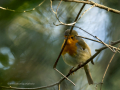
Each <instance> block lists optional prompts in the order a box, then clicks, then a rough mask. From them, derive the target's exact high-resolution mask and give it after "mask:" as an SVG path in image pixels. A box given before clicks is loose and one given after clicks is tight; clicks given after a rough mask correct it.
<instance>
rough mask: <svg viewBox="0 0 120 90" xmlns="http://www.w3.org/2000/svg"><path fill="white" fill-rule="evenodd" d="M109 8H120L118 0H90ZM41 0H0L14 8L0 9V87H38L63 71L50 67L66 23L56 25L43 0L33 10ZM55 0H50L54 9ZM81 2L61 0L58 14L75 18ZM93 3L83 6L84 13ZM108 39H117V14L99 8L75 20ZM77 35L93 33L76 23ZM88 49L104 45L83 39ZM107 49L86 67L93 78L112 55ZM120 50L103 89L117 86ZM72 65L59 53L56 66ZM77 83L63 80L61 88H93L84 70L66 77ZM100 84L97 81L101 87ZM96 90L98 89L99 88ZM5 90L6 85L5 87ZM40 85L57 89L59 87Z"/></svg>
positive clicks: (66, 68) (119, 21) (119, 29)
mask: <svg viewBox="0 0 120 90" xmlns="http://www.w3.org/2000/svg"><path fill="white" fill-rule="evenodd" d="M92 1H95V2H97V3H100V4H103V5H106V6H108V7H111V8H114V9H118V10H120V1H119V0H92ZM41 2H42V0H0V6H1V7H5V8H9V9H13V10H16V12H11V11H6V10H2V9H0V86H13V87H21V88H22V87H26V88H27V87H29V88H33V87H40V86H46V85H50V84H53V83H55V82H57V81H58V80H60V79H61V75H60V74H59V73H57V72H56V71H55V70H54V69H53V65H54V63H55V61H56V59H57V57H58V55H59V52H60V50H61V45H62V43H63V40H64V37H63V35H64V31H65V30H66V29H68V28H71V27H69V26H55V25H54V24H53V23H55V24H58V23H59V22H58V21H57V19H56V17H55V14H54V13H53V12H52V10H51V7H50V1H49V0H46V1H45V2H44V3H43V4H42V5H41V6H40V7H37V8H36V9H35V10H34V11H29V12H25V13H24V12H22V11H24V10H31V9H33V8H34V7H36V6H37V5H38V4H39V3H41ZM58 4H59V2H58V1H54V2H53V9H54V10H56V8H57V5H58ZM81 6H82V4H79V3H70V2H62V3H61V5H60V6H59V9H58V17H59V18H60V20H61V21H62V22H65V23H70V22H73V21H74V19H75V17H76V15H77V13H78V11H79V9H80V8H81ZM90 6H91V5H86V6H85V8H84V10H83V12H84V11H85V10H86V9H88V8H89V7H90ZM76 26H79V27H81V28H83V29H85V30H87V31H88V32H90V33H92V34H93V35H95V36H97V37H98V38H100V39H101V40H103V41H104V42H106V43H109V41H116V40H118V39H119V38H120V15H119V14H115V13H112V12H107V11H105V10H103V9H99V8H97V7H94V8H92V9H91V10H89V11H88V12H86V13H85V14H84V16H83V17H82V18H81V19H80V20H79V22H78V23H77V24H76ZM74 29H75V30H76V31H77V32H78V34H79V35H82V36H85V37H88V38H92V39H94V38H93V37H91V36H90V35H88V34H86V33H85V32H83V31H81V30H79V29H78V28H74ZM85 41H86V43H88V45H89V46H90V48H91V52H92V55H93V54H94V53H95V49H98V48H100V47H102V46H103V45H101V44H99V43H96V42H92V41H88V40H85ZM112 54H113V53H112V52H111V51H110V50H109V49H106V50H105V51H102V52H101V53H100V54H99V55H98V56H97V57H96V58H95V59H94V62H95V65H91V63H90V64H89V66H90V71H91V74H92V77H93V80H94V82H95V83H99V82H101V80H102V76H103V74H104V71H105V69H106V67H107V64H108V62H109V60H110V58H111V56H112ZM119 64H120V54H119V53H117V54H116V55H115V58H114V59H113V61H112V63H111V65H110V67H109V69H108V72H107V74H106V77H105V79H104V84H103V87H102V90H119V89H120V85H119V84H120V69H119ZM70 68H71V67H69V66H67V65H66V64H65V63H64V62H63V60H62V58H60V60H59V63H58V65H57V69H58V70H60V71H61V72H62V73H63V74H65V75H66V74H67V73H68V72H69V70H70ZM69 78H70V79H71V80H72V81H73V82H74V83H75V84H76V86H73V85H72V84H71V83H70V82H69V81H67V80H65V81H64V82H62V83H61V90H96V88H95V85H90V86H89V85H88V83H87V79H86V76H85V72H84V70H83V69H80V70H78V71H77V72H75V73H74V74H73V75H71V76H70V77H69ZM99 87H100V85H99V86H98V89H99ZM98 89H97V90H98ZM3 90H5V89H3ZM43 90H57V86H54V87H50V88H46V89H43Z"/></svg>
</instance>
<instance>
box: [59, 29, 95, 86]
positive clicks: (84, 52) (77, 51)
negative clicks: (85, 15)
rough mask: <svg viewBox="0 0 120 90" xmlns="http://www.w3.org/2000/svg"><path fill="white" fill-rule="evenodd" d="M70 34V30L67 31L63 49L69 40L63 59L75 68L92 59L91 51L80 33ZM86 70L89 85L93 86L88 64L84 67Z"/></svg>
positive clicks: (73, 31)
mask: <svg viewBox="0 0 120 90" xmlns="http://www.w3.org/2000/svg"><path fill="white" fill-rule="evenodd" d="M69 33H70V29H67V30H66V31H65V33H64V37H65V39H64V42H63V44H62V47H61V48H63V46H64V43H65V41H66V39H67V37H68V40H67V42H66V45H65V47H64V49H63V52H62V58H63V60H64V62H65V63H66V64H67V65H69V66H72V67H73V68H74V67H77V66H78V65H81V64H83V63H84V62H85V61H87V60H88V59H89V58H90V57H91V50H90V48H89V46H88V45H87V44H86V43H85V41H84V40H83V39H82V38H81V37H79V36H78V33H77V32H76V31H75V30H72V32H71V34H70V35H69ZM91 63H92V64H94V62H93V60H91ZM84 70H85V73H86V76H87V80H88V84H89V85H90V84H93V79H92V76H91V73H90V70H89V66H88V64H86V65H85V66H84Z"/></svg>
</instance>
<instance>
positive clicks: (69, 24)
mask: <svg viewBox="0 0 120 90" xmlns="http://www.w3.org/2000/svg"><path fill="white" fill-rule="evenodd" d="M94 6H95V5H93V6H91V7H90V8H88V9H87V10H85V12H83V14H82V15H81V16H80V17H79V18H78V19H77V20H76V21H74V22H73V23H64V22H62V21H60V19H59V18H58V16H57V12H56V14H55V15H56V18H57V20H58V21H59V22H60V23H61V24H63V25H68V26H71V25H74V24H76V23H77V22H78V21H79V20H80V19H81V18H82V16H83V15H84V14H85V13H86V12H87V11H88V10H90V9H91V8H93V7H94Z"/></svg>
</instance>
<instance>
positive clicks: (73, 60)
mask: <svg viewBox="0 0 120 90" xmlns="http://www.w3.org/2000/svg"><path fill="white" fill-rule="evenodd" d="M62 57H63V60H64V62H65V63H66V64H68V65H70V66H73V67H76V66H77V65H78V64H80V60H79V59H77V58H76V57H72V56H70V55H69V54H68V53H66V54H64V55H62Z"/></svg>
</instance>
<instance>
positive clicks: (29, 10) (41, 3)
mask: <svg viewBox="0 0 120 90" xmlns="http://www.w3.org/2000/svg"><path fill="white" fill-rule="evenodd" d="M44 2H45V0H43V1H42V2H41V3H40V4H38V5H37V6H36V7H34V8H33V9H31V10H25V11H16V10H13V9H9V8H4V7H1V6H0V9H2V10H7V11H11V12H18V13H23V12H30V11H34V10H35V9H36V8H37V7H39V6H41V5H42V4H43V3H44Z"/></svg>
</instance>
